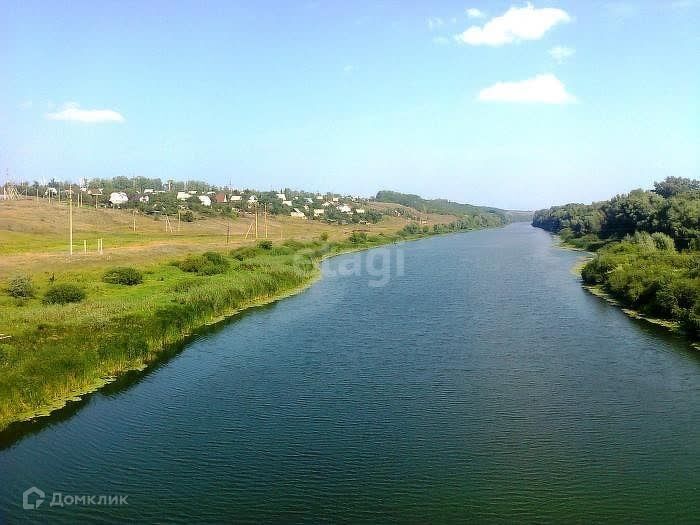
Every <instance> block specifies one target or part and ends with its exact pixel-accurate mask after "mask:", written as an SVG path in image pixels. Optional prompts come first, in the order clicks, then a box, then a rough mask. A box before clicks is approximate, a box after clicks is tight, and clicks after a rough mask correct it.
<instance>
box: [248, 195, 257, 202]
mask: <svg viewBox="0 0 700 525" xmlns="http://www.w3.org/2000/svg"><path fill="white" fill-rule="evenodd" d="M248 202H250V203H253V202H258V198H257V197H256V196H255V195H251V196H250V197H248Z"/></svg>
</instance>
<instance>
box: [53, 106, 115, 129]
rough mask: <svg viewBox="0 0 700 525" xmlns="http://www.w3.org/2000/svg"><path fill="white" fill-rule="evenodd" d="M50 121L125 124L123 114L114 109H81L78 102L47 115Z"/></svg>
mask: <svg viewBox="0 0 700 525" xmlns="http://www.w3.org/2000/svg"><path fill="white" fill-rule="evenodd" d="M46 118H47V119H49V120H67V121H71V122H87V123H93V124H94V123H100V122H124V117H123V116H122V115H121V113H119V112H117V111H114V110H112V109H81V108H80V105H79V104H78V103H76V102H68V103H66V104H64V105H63V107H62V108H61V109H60V110H59V111H55V112H52V113H47V114H46Z"/></svg>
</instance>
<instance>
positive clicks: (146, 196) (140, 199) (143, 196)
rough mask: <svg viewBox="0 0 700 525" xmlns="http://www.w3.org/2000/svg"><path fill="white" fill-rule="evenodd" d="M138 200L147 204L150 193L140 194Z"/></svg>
mask: <svg viewBox="0 0 700 525" xmlns="http://www.w3.org/2000/svg"><path fill="white" fill-rule="evenodd" d="M138 199H139V202H143V203H144V204H148V203H149V201H150V200H151V197H150V195H141V196H140V197H139V198H138Z"/></svg>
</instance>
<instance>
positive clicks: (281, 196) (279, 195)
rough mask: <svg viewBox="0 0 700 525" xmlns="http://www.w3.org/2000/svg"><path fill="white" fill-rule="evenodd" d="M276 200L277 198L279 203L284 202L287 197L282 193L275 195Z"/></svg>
mask: <svg viewBox="0 0 700 525" xmlns="http://www.w3.org/2000/svg"><path fill="white" fill-rule="evenodd" d="M277 198H278V199H279V200H281V201H286V200H287V196H286V195H285V194H284V193H278V194H277Z"/></svg>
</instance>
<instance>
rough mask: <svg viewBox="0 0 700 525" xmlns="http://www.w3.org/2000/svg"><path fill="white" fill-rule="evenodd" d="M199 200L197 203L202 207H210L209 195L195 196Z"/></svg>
mask: <svg viewBox="0 0 700 525" xmlns="http://www.w3.org/2000/svg"><path fill="white" fill-rule="evenodd" d="M197 198H198V199H199V202H201V203H202V205H204V206H211V199H210V198H209V195H199V196H197Z"/></svg>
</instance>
